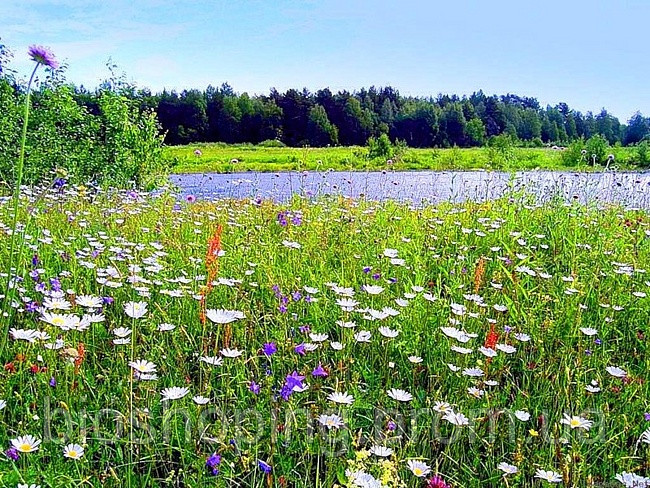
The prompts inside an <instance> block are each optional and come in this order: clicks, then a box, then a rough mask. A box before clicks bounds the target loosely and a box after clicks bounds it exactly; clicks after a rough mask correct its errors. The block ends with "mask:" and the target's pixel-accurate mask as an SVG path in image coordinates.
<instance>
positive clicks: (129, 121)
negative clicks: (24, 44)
mask: <svg viewBox="0 0 650 488" xmlns="http://www.w3.org/2000/svg"><path fill="white" fill-rule="evenodd" d="M74 95H75V94H74V90H73V88H72V87H70V86H68V85H64V84H58V85H54V84H50V85H48V84H45V85H43V86H41V88H40V90H39V91H36V92H34V93H33V95H32V98H31V110H30V118H29V126H28V131H27V141H26V145H25V150H26V151H25V163H24V171H23V175H24V176H23V178H24V179H23V181H24V183H26V184H37V183H47V182H51V181H52V180H53V175H54V173H55V170H64V172H65V174H67V178H68V179H69V180H70V181H72V182H75V183H88V182H92V183H98V184H102V185H105V186H120V187H125V186H133V185H135V186H138V187H142V188H151V187H152V186H154V185H155V183H156V179H157V178H158V177H159V176H161V175H164V174H165V173H166V171H167V170H168V168H169V166H170V165H169V162H168V161H165V159H164V158H163V155H162V140H163V136H161V135H160V127H159V125H158V121H157V118H156V114H155V113H154V112H152V111H149V110H141V109H140V107H139V104H138V102H137V101H135V100H131V99H129V98H127V97H126V96H123V95H119V94H118V93H116V92H114V91H111V90H103V91H102V92H101V93H100V94H99V97H98V105H99V107H98V109H99V110H98V112H99V113H91V111H90V110H89V109H88V108H87V107H86V106H84V105H83V104H81V103H79V102H78V101H77V100H76V99H75V96H74ZM23 102H24V94H23V93H22V91H21V90H20V89H16V88H15V87H14V86H12V85H11V84H10V83H9V82H8V81H7V80H3V79H0V182H2V183H4V184H5V185H11V184H13V182H14V179H15V178H14V167H15V164H16V161H17V158H18V148H19V141H18V136H19V135H20V129H19V127H20V125H21V123H22V115H21V111H20V110H19V107H20V105H21V103H23ZM95 112H96V111H95Z"/></svg>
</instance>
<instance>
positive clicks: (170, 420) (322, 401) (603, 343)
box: [0, 51, 650, 488]
mask: <svg viewBox="0 0 650 488" xmlns="http://www.w3.org/2000/svg"><path fill="white" fill-rule="evenodd" d="M32 57H33V59H34V60H35V61H36V63H37V64H36V66H37V67H38V66H39V65H41V64H44V65H48V64H51V63H52V60H51V59H50V58H48V57H47V52H46V51H33V52H32ZM23 140H24V137H23ZM21 158H22V151H21ZM20 165H22V160H21V163H20ZM19 170H20V167H19ZM16 181H18V182H20V181H21V179H20V174H19V175H18V176H17V178H16ZM0 242H1V244H0V286H1V287H2V288H0V299H1V301H0V306H1V313H2V315H1V316H0V362H1V366H2V368H1V370H0V445H1V446H2V452H1V453H0V486H7V487H16V486H18V487H23V486H26V487H33V486H40V487H52V488H54V487H56V488H65V487H70V488H71V487H79V486H92V487H149V486H163V487H213V486H217V487H282V488H284V487H305V488H307V487H340V488H344V487H346V488H353V487H373V488H374V487H377V488H379V487H381V488H398V487H409V488H416V487H418V488H423V487H428V488H478V487H501V486H504V487H507V488H515V487H537V486H551V485H556V486H570V487H610V486H611V487H615V486H624V487H643V486H650V478H648V477H647V476H650V386H649V384H648V382H647V381H646V380H647V371H648V365H649V361H650V355H649V354H648V353H649V349H650V344H649V341H650V330H649V329H648V324H649V323H650V298H649V297H648V294H650V276H649V274H648V269H649V268H650V216H649V215H648V213H647V211H645V210H640V209H629V208H628V209H626V208H623V207H622V206H617V205H598V204H588V205H583V204H579V203H577V202H573V203H566V202H562V201H559V200H558V201H552V202H550V203H545V204H543V205H541V204H538V203H535V201H534V200H533V199H531V198H529V196H528V195H526V193H525V192H518V193H513V194H511V195H508V196H506V197H504V198H501V199H498V200H494V201H488V202H484V203H472V202H466V203H462V204H452V203H441V204H438V205H428V204H427V205H425V204H422V205H416V204H412V203H403V202H397V201H390V200H387V201H369V200H364V199H357V200H353V199H349V198H344V197H341V196H321V197H314V198H305V197H300V196H295V197H294V198H292V199H291V200H290V201H289V202H287V203H277V202H273V201H271V200H265V199H258V198H244V199H219V200H214V201H201V200H199V199H196V198H194V197H192V196H189V197H186V198H181V197H179V196H177V194H176V193H174V191H173V189H171V190H170V189H168V190H164V191H159V192H156V193H148V192H144V191H139V190H133V189H131V190H124V189H115V188H110V187H108V186H98V185H91V184H87V185H79V184H76V183H72V182H68V181H67V180H66V178H65V175H58V176H57V178H56V180H53V182H52V183H51V184H48V185H40V186H16V188H15V191H14V193H13V195H9V194H7V195H5V196H3V197H0Z"/></svg>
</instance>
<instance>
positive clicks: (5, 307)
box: [0, 63, 40, 357]
mask: <svg viewBox="0 0 650 488" xmlns="http://www.w3.org/2000/svg"><path fill="white" fill-rule="evenodd" d="M39 66H40V63H36V66H34V70H33V71H32V75H31V76H30V77H29V83H27V93H26V97H25V109H24V116H23V131H22V135H21V139H20V153H19V155H18V166H17V167H16V188H15V189H14V196H13V209H12V210H13V222H12V225H11V243H10V245H9V265H8V266H7V286H6V289H5V298H4V302H3V304H2V312H3V315H4V314H5V313H7V314H8V315H7V317H6V318H7V320H6V323H5V325H4V326H3V327H2V329H1V332H2V337H0V357H1V356H2V354H3V352H4V348H5V345H6V343H7V331H8V330H9V325H10V324H11V315H12V307H11V306H10V305H11V301H12V297H11V294H10V289H9V287H10V285H11V270H12V267H13V264H14V248H15V247H16V227H17V225H18V203H19V202H20V187H21V185H22V183H23V167H24V163H25V141H26V140H27V125H28V122H29V105H30V98H31V88H32V82H33V81H34V76H35V75H36V70H37V69H38V67H39ZM23 244H24V242H23ZM22 247H23V246H22V245H21V246H20V247H19V252H18V256H19V257H20V254H22V253H21V252H20V251H22ZM19 260H20V259H18V260H17V261H19ZM18 264H19V263H18V262H16V266H18ZM16 271H18V270H17V269H16Z"/></svg>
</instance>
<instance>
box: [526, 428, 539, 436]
mask: <svg viewBox="0 0 650 488" xmlns="http://www.w3.org/2000/svg"><path fill="white" fill-rule="evenodd" d="M528 433H529V434H530V435H532V436H533V437H537V436H538V435H539V432H537V431H536V430H535V429H530V430H529V431H528Z"/></svg>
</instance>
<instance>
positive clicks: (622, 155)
mask: <svg viewBox="0 0 650 488" xmlns="http://www.w3.org/2000/svg"><path fill="white" fill-rule="evenodd" d="M196 150H199V151H201V155H200V156H197V155H196V154H195V151H196ZM611 150H612V153H613V154H614V155H615V156H616V161H617V162H618V166H619V167H620V168H621V169H631V168H634V165H633V164H632V161H633V160H634V157H635V153H634V149H632V148H612V149H611ZM164 154H165V157H166V158H168V159H170V160H172V161H174V166H173V168H172V171H173V172H174V173H208V172H216V173H231V172H239V171H268V172H278V171H303V170H309V171H316V170H321V171H325V170H328V169H330V168H331V169H334V170H355V171H368V170H381V169H385V168H386V167H387V163H386V158H375V159H369V158H368V150H367V148H363V147H330V148H290V147H262V146H254V145H252V144H237V145H226V144H219V143H217V144H193V145H188V146H168V147H166V148H165V151H164ZM392 162H393V164H391V165H389V166H390V167H391V168H393V169H395V170H471V169H493V170H503V171H513V170H527V169H538V168H539V169H549V170H553V169H555V170H562V169H564V170H581V171H594V170H598V169H602V168H601V167H599V166H597V167H596V168H594V167H592V166H589V165H587V164H584V163H583V164H578V162H576V164H575V165H572V166H567V165H566V164H565V163H564V162H563V160H562V151H559V150H554V149H549V148H509V149H506V150H497V149H492V148H469V149H459V148H451V149H407V150H406V151H405V152H404V154H402V155H401V156H400V157H394V158H393V159H392Z"/></svg>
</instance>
